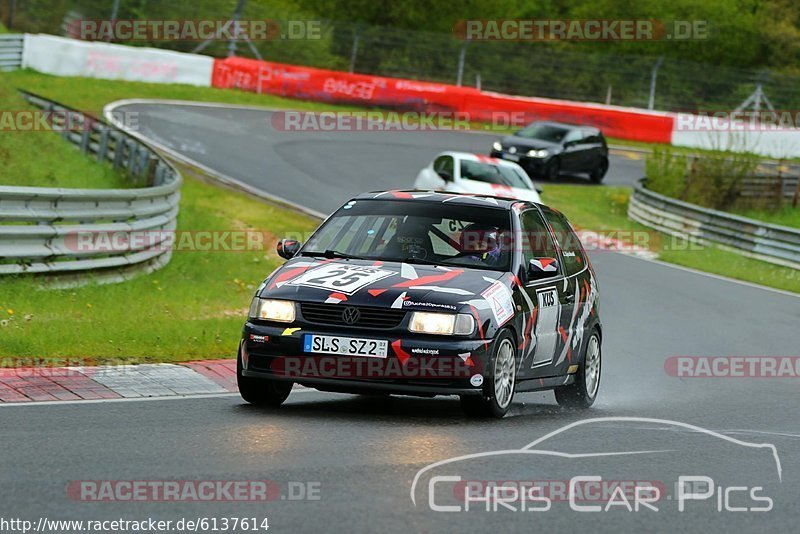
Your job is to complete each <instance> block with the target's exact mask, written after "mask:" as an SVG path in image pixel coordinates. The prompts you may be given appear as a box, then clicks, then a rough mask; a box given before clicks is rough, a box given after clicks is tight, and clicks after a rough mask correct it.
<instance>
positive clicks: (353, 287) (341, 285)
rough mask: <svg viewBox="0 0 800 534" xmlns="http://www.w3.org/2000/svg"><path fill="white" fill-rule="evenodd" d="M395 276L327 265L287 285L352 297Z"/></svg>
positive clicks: (354, 267) (389, 273) (372, 268)
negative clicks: (325, 290)
mask: <svg viewBox="0 0 800 534" xmlns="http://www.w3.org/2000/svg"><path fill="white" fill-rule="evenodd" d="M393 274H396V273H395V272H394V271H389V270H387V269H378V268H375V267H365V266H361V265H347V264H344V263H329V264H326V265H323V266H322V267H317V268H316V269H311V270H309V271H306V272H305V273H303V274H301V275H300V276H298V277H297V278H295V279H294V280H292V281H290V282H288V283H287V285H290V286H303V287H315V288H318V289H327V290H329V291H336V292H338V293H343V294H345V295H352V294H353V293H355V292H356V291H358V290H359V289H361V288H363V287H366V286H368V285H371V284H374V283H375V282H377V281H378V280H383V279H384V278H386V277H388V276H392V275H393Z"/></svg>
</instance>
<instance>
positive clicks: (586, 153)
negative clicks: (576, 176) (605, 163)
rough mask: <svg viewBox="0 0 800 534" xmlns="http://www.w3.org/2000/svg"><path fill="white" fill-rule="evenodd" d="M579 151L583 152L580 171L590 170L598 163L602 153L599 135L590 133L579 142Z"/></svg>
mask: <svg viewBox="0 0 800 534" xmlns="http://www.w3.org/2000/svg"><path fill="white" fill-rule="evenodd" d="M580 147H581V151H582V152H583V157H582V160H583V161H582V164H581V169H580V170H581V171H584V172H590V171H592V170H594V169H596V168H597V167H598V166H599V165H600V160H601V159H602V158H603V157H604V155H603V143H602V141H601V139H600V136H599V135H598V134H596V133H590V134H589V135H587V136H586V137H585V138H584V139H583V140H581V142H580Z"/></svg>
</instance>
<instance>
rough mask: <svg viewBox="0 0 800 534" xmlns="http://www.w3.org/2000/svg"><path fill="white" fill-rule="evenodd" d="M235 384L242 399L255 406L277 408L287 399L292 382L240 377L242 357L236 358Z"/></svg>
mask: <svg viewBox="0 0 800 534" xmlns="http://www.w3.org/2000/svg"><path fill="white" fill-rule="evenodd" d="M236 383H237V385H238V386H239V394H240V395H241V396H242V398H243V399H244V400H245V401H247V402H249V403H250V404H253V405H255V406H265V407H269V408H277V407H278V406H280V405H281V404H283V402H284V401H285V400H286V399H287V398H288V397H289V394H290V393H291V392H292V386H293V385H294V383H293V382H289V381H283V380H266V379H263V378H250V377H247V376H242V355H241V354H239V356H238V357H237V358H236Z"/></svg>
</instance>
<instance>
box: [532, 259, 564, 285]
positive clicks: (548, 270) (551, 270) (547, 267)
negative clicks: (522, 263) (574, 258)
mask: <svg viewBox="0 0 800 534" xmlns="http://www.w3.org/2000/svg"><path fill="white" fill-rule="evenodd" d="M556 274H558V260H557V259H555V258H533V259H532V260H530V261H529V262H528V280H531V281H533V280H541V279H542V278H550V277H551V276H555V275H556Z"/></svg>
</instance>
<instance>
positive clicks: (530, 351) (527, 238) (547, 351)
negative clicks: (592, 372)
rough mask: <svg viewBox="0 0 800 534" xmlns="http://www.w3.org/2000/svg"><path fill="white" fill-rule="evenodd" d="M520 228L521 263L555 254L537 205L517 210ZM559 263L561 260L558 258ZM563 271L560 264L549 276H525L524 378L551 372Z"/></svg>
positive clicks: (552, 369)
mask: <svg viewBox="0 0 800 534" xmlns="http://www.w3.org/2000/svg"><path fill="white" fill-rule="evenodd" d="M520 225H521V228H522V236H521V239H520V241H521V247H522V259H523V266H524V268H525V269H528V265H529V264H530V261H531V260H537V261H539V260H538V259H541V258H555V259H556V260H558V257H559V254H558V251H557V249H556V245H555V242H554V240H553V236H552V234H551V232H550V228H549V226H548V225H547V224H546V223H545V220H544V218H543V217H542V214H541V213H540V212H539V210H538V209H535V208H531V209H528V210H526V211H524V212H523V213H521V214H520ZM559 263H560V262H559ZM564 279H565V278H564V273H563V270H562V268H561V266H560V265H559V266H558V268H557V269H556V271H555V272H553V275H552V276H550V277H546V278H542V279H538V280H533V279H527V278H526V281H525V288H524V295H523V297H524V300H525V301H526V305H527V308H526V309H525V313H526V314H527V315H526V317H525V326H524V328H525V336H524V339H523V348H522V356H521V362H522V363H521V366H520V373H521V375H522V376H524V377H526V378H541V377H547V376H554V375H556V374H557V373H556V372H555V371H554V362H555V359H556V356H557V351H558V350H559V345H560V338H561V332H560V329H559V326H560V325H561V316H562V302H563V300H564V299H563V296H562V289H563V283H564Z"/></svg>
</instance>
